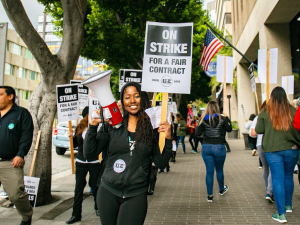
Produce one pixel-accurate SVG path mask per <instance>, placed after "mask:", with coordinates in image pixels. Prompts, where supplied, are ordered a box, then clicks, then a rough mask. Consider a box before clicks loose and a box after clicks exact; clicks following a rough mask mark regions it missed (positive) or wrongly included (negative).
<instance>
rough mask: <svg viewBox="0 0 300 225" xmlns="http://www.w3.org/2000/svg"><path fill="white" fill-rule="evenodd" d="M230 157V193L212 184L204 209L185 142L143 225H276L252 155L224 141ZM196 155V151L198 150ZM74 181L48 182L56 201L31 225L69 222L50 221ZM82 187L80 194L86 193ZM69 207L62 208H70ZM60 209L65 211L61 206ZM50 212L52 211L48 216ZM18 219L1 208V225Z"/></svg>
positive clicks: (93, 220) (86, 205)
mask: <svg viewBox="0 0 300 225" xmlns="http://www.w3.org/2000/svg"><path fill="white" fill-rule="evenodd" d="M228 142H229V144H230V147H231V150H232V152H230V153H228V154H227V158H226V162H225V167H224V171H225V172H224V174H225V184H227V185H229V192H228V193H227V194H226V195H224V196H219V195H218V186H217V181H216V180H215V184H214V194H215V197H214V201H213V203H207V201H206V198H207V194H206V185H205V165H204V162H203V159H202V157H201V154H200V153H197V154H192V153H190V150H191V147H190V145H189V143H188V142H187V138H186V147H187V154H185V155H182V154H181V152H182V148H181V146H180V147H179V149H178V151H177V157H176V163H175V164H173V163H171V164H170V165H171V171H170V172H169V173H166V172H165V173H161V174H159V175H158V181H157V183H156V189H155V194H154V195H153V196H149V197H148V204H149V207H148V214H147V217H146V221H145V224H147V225H156V224H176V225H177V224H178V225H179V224H279V223H278V222H275V221H273V220H272V219H271V215H272V214H273V213H275V211H276V206H275V204H270V203H268V202H267V201H266V200H265V199H264V198H265V194H266V191H265V188H264V181H263V178H262V170H261V169H258V156H254V157H253V156H251V151H249V150H244V143H243V140H242V139H239V140H229V141H228ZM198 150H199V149H198ZM294 181H295V191H294V197H293V206H294V209H293V213H289V214H287V220H288V224H300V213H299V212H300V186H299V184H298V180H297V175H296V174H295V175H294ZM74 184H75V179H74V175H71V171H65V172H63V173H59V174H56V175H54V176H53V181H52V191H53V192H52V194H53V195H56V196H58V197H59V198H60V200H59V201H57V202H55V203H52V204H50V205H47V206H42V207H37V208H35V209H34V217H33V224H35V225H40V224H45V225H48V224H49V225H60V224H65V221H66V220H67V219H68V218H69V217H70V216H71V213H72V208H70V209H68V210H66V211H64V212H61V213H58V214H59V215H58V216H56V217H54V218H53V219H51V220H49V219H40V218H41V217H42V218H45V217H46V218H47V217H49V218H51V216H49V212H53V210H55V209H56V208H57V207H58V205H59V204H60V203H62V202H64V201H66V200H68V199H70V198H72V197H73V191H74ZM88 190H89V188H88V187H86V189H85V191H86V192H88ZM70 201H72V200H69V204H68V205H67V207H70V205H71V204H70ZM63 205H66V204H65V203H63ZM50 210H52V211H50ZM82 216H83V217H82V221H81V222H78V223H76V224H81V225H94V224H100V220H99V217H97V216H96V214H95V213H94V210H93V198H92V196H89V197H87V198H86V199H85V200H84V202H83V213H82ZM20 221H21V218H20V216H19V215H18V213H17V211H16V210H15V209H12V208H8V209H6V208H0V225H2V224H3V225H4V224H5V225H6V224H12V225H17V224H20Z"/></svg>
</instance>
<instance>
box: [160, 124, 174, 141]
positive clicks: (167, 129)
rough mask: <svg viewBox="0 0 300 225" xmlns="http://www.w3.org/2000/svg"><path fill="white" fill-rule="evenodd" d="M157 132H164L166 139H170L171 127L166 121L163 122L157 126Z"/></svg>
mask: <svg viewBox="0 0 300 225" xmlns="http://www.w3.org/2000/svg"><path fill="white" fill-rule="evenodd" d="M158 132H165V135H166V138H167V139H171V125H170V124H169V123H168V121H164V122H161V123H160V124H159V128H158Z"/></svg>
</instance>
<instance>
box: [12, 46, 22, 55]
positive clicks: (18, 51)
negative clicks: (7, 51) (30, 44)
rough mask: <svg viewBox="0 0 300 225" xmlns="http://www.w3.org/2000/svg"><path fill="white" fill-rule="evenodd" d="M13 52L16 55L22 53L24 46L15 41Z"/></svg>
mask: <svg viewBox="0 0 300 225" xmlns="http://www.w3.org/2000/svg"><path fill="white" fill-rule="evenodd" d="M11 52H12V53H14V54H16V55H22V47H21V46H20V45H17V44H15V43H11Z"/></svg>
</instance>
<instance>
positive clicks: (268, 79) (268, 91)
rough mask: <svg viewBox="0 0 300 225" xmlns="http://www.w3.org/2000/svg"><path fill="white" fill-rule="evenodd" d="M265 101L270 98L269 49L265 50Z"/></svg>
mask: <svg viewBox="0 0 300 225" xmlns="http://www.w3.org/2000/svg"><path fill="white" fill-rule="evenodd" d="M266 95H267V96H266V100H267V103H268V102H269V100H270V50H269V49H268V50H267V90H266Z"/></svg>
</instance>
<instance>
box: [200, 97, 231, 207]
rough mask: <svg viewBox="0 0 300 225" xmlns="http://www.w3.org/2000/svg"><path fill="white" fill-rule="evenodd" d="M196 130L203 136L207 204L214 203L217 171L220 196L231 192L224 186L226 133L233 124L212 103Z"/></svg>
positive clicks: (209, 104) (214, 103) (216, 105)
mask: <svg viewBox="0 0 300 225" xmlns="http://www.w3.org/2000/svg"><path fill="white" fill-rule="evenodd" d="M199 124H200V125H199V126H197V128H196V136H201V135H203V145H202V151H201V153H202V158H203V160H204V163H205V166H206V188H207V202H212V201H213V196H214V194H213V185H214V172H215V170H216V173H217V180H218V183H219V194H220V195H224V194H226V192H227V191H228V190H229V187H228V186H227V185H224V172H223V167H224V163H225V159H226V146H225V144H226V140H225V135H226V132H231V131H232V127H231V122H230V119H229V118H228V117H227V116H221V113H220V110H219V106H218V104H217V103H216V102H215V101H210V102H209V103H208V104H207V106H206V109H205V111H204V113H203V114H202V118H201V120H200V123H199Z"/></svg>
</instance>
